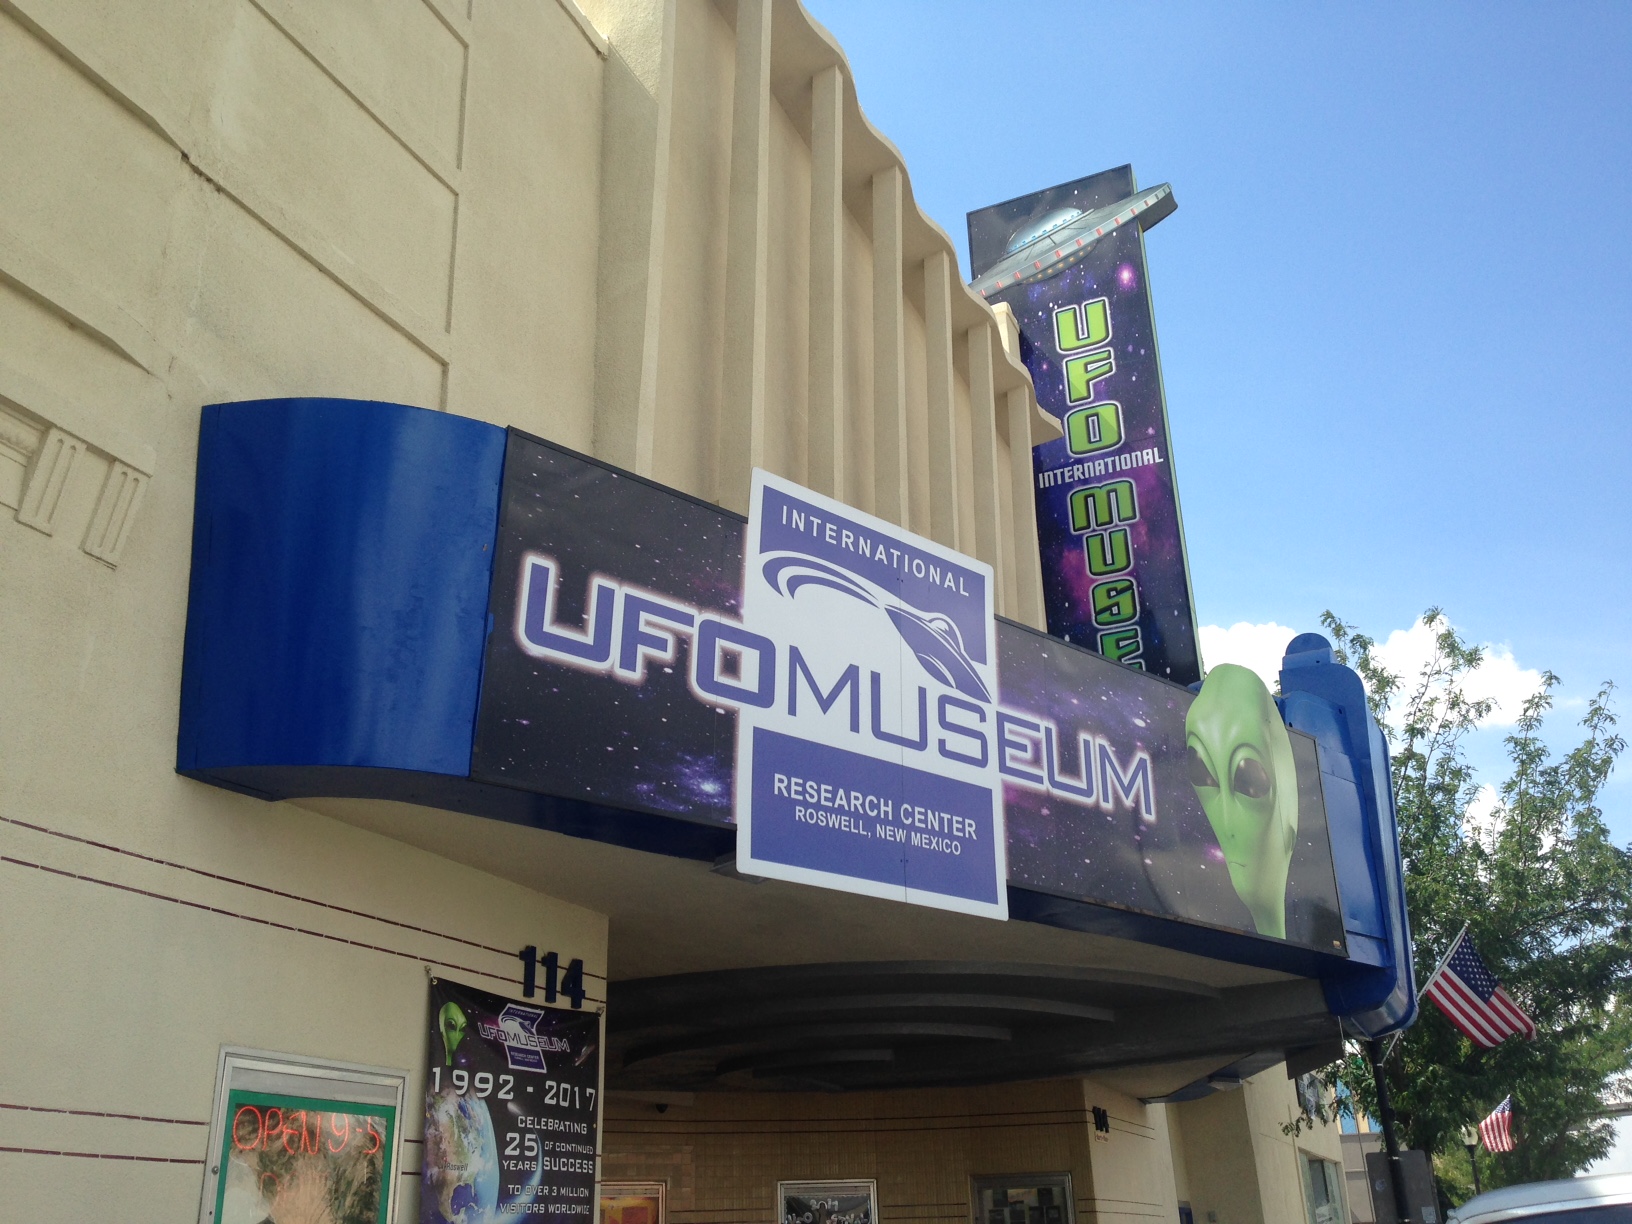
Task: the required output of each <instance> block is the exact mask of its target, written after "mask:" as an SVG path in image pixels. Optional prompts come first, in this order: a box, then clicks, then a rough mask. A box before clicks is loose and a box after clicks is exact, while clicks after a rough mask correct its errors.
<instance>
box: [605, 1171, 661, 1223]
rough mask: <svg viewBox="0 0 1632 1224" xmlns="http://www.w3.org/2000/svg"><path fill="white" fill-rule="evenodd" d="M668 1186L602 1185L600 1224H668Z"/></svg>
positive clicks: (621, 1183)
mask: <svg viewBox="0 0 1632 1224" xmlns="http://www.w3.org/2000/svg"><path fill="white" fill-rule="evenodd" d="M668 1195H669V1187H668V1183H667V1182H660V1181H657V1182H634V1181H613V1182H602V1183H601V1224H667V1215H668V1212H667V1206H668Z"/></svg>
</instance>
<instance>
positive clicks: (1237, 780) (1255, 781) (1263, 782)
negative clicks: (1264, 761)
mask: <svg viewBox="0 0 1632 1224" xmlns="http://www.w3.org/2000/svg"><path fill="white" fill-rule="evenodd" d="M1230 786H1231V788H1232V789H1233V790H1234V791H1235V793H1236V794H1238V795H1244V796H1245V797H1246V798H1248V799H1268V798H1269V789H1270V787H1269V775H1268V774H1267V773H1265V772H1264V767H1263V765H1261V764H1260V763H1259V762H1258V761H1256V760H1254V759H1253V758H1252V757H1243V758H1242V759H1241V763H1240V764H1239V765H1237V766H1236V767H1235V777H1234V778H1233V779H1232V780H1231V781H1230Z"/></svg>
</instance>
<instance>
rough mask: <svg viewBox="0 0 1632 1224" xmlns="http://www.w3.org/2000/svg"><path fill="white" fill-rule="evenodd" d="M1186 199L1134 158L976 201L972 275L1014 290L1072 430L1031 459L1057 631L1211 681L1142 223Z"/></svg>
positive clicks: (1045, 391) (1050, 404)
mask: <svg viewBox="0 0 1632 1224" xmlns="http://www.w3.org/2000/svg"><path fill="white" fill-rule="evenodd" d="M1174 207H1175V205H1174V202H1173V193H1172V190H1171V189H1170V188H1169V187H1168V186H1167V184H1165V183H1164V184H1161V185H1160V186H1157V187H1153V188H1149V189H1146V190H1144V191H1139V190H1136V187H1135V183H1134V177H1133V169H1132V167H1131V166H1122V167H1120V168H1118V169H1115V170H1107V171H1105V172H1104V173H1102V174H1095V175H1090V176H1089V177H1087V178H1083V179H1078V180H1076V181H1074V182H1070V183H1064V184H1061V185H1060V186H1058V187H1051V188H1049V189H1048V190H1046V191H1039V192H1036V193H1034V194H1032V195H1027V196H1022V197H1020V198H1019V199H1015V200H1009V201H1008V202H1006V203H1003V204H996V205H993V206H991V207H990V208H983V209H980V210H979V211H977V212H972V213H970V214H969V253H970V263H971V266H972V268H973V270H974V273H975V281H974V288H975V290H976V291H977V292H979V293H981V294H982V295H983V296H984V297H985V298H986V299H987V300H988V301H991V302H994V303H995V302H999V301H1001V302H1006V303H1008V304H1009V306H1010V307H1011V308H1012V309H1013V311H1014V314H1015V318H1016V320H1017V321H1018V322H1019V325H1020V339H1021V346H1020V347H1021V355H1022V356H1023V357H1024V359H1025V362H1026V365H1027V368H1029V369H1030V371H1031V376H1032V381H1033V382H1034V383H1035V384H1036V387H1037V399H1038V402H1039V403H1040V404H1041V405H1042V406H1043V408H1044V410H1045V411H1047V412H1049V413H1051V414H1053V415H1055V416H1057V417H1058V418H1059V419H1060V422H1061V424H1062V426H1063V427H1064V436H1063V437H1061V438H1058V439H1056V440H1055V441H1052V442H1046V443H1044V444H1043V445H1041V446H1038V447H1036V448H1035V449H1034V450H1033V452H1032V462H1033V469H1034V479H1035V482H1036V484H1035V492H1036V497H1037V536H1038V547H1039V549H1040V551H1041V553H1042V571H1043V602H1044V608H1045V611H1046V614H1047V618H1048V631H1049V632H1050V633H1052V634H1054V635H1055V636H1056V637H1061V638H1064V639H1065V640H1066V641H1069V642H1074V643H1076V644H1077V645H1080V646H1084V647H1087V648H1088V649H1089V650H1093V651H1095V652H1097V653H1099V654H1101V655H1104V656H1105V657H1106V658H1108V659H1114V660H1116V661H1118V662H1121V663H1125V664H1127V665H1129V666H1132V667H1138V668H1142V669H1144V670H1146V671H1149V672H1151V673H1152V674H1154V675H1158V676H1161V677H1163V678H1164V679H1168V680H1174V681H1177V682H1178V683H1180V684H1191V683H1194V682H1195V681H1197V680H1199V679H1201V666H1200V656H1199V653H1198V650H1197V645H1196V625H1195V613H1194V610H1193V606H1192V602H1191V596H1190V576H1189V569H1188V565H1187V562H1186V559H1185V551H1184V531H1183V523H1182V520H1181V518H1180V514H1179V500H1178V488H1177V485H1176V483H1175V480H1174V475H1173V457H1172V445H1171V442H1170V439H1169V436H1168V426H1167V406H1166V402H1165V400H1164V397H1163V391H1162V371H1161V365H1160V363H1159V361H1158V356H1157V348H1156V328H1155V322H1154V318H1153V316H1152V312H1151V302H1150V288H1149V283H1148V280H1147V278H1146V273H1145V240H1144V231H1145V230H1146V229H1147V228H1149V227H1150V226H1151V225H1154V224H1155V223H1156V222H1157V221H1159V220H1161V219H1162V218H1163V217H1165V216H1167V215H1169V214H1170V213H1171V212H1172V211H1173V209H1174Z"/></svg>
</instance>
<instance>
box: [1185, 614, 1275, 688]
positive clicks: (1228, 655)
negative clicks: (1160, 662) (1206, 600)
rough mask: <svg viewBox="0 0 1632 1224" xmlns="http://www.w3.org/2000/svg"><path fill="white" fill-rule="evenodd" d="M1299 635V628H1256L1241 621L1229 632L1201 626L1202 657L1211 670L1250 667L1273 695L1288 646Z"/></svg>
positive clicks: (1215, 627) (1270, 625) (1214, 627)
mask: <svg viewBox="0 0 1632 1224" xmlns="http://www.w3.org/2000/svg"><path fill="white" fill-rule="evenodd" d="M1297 636H1298V631H1297V630H1296V629H1288V628H1287V627H1286V626H1285V625H1277V624H1276V623H1275V622H1274V621H1270V622H1269V623H1268V624H1267V625H1254V624H1251V623H1250V622H1248V621H1237V622H1236V623H1235V624H1233V625H1231V626H1230V627H1229V628H1228V629H1225V628H1223V627H1222V626H1220V625H1203V626H1202V627H1201V657H1202V659H1203V660H1205V662H1206V664H1207V666H1208V667H1217V666H1218V665H1219V664H1220V663H1239V664H1240V665H1241V666H1242V667H1250V668H1251V669H1252V670H1253V671H1255V672H1257V673H1258V674H1259V675H1260V676H1262V677H1263V678H1264V683H1265V684H1267V685H1269V687H1270V691H1271V692H1273V691H1274V690H1275V687H1276V686H1277V685H1278V684H1279V683H1280V680H1281V656H1282V655H1284V654H1285V653H1286V644H1287V643H1288V642H1290V641H1291V640H1292V639H1293V638H1295V637H1297Z"/></svg>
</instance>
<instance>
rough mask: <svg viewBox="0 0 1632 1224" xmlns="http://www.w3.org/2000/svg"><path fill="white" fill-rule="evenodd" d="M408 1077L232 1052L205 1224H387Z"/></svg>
mask: <svg viewBox="0 0 1632 1224" xmlns="http://www.w3.org/2000/svg"><path fill="white" fill-rule="evenodd" d="M407 1082H408V1073H407V1072H406V1071H397V1070H392V1069H389V1068H384V1067H370V1066H364V1065H360V1064H356V1063H343V1062H334V1061H331V1060H328V1059H320V1058H302V1057H299V1056H297V1055H290V1054H278V1053H272V1052H269V1051H265V1050H248V1049H239V1048H236V1047H231V1046H224V1047H222V1050H221V1055H220V1059H219V1061H218V1063H217V1069H216V1085H215V1109H214V1112H213V1115H212V1117H211V1121H210V1132H209V1147H208V1149H207V1150H208V1157H207V1162H206V1164H205V1167H204V1192H203V1196H202V1202H201V1203H200V1206H199V1220H200V1221H201V1224H262V1222H263V1221H265V1220H269V1219H271V1220H284V1219H307V1218H310V1219H314V1220H318V1219H321V1220H330V1221H333V1224H387V1222H388V1221H389V1220H390V1219H391V1218H392V1214H393V1211H394V1208H395V1201H394V1200H395V1197H396V1196H395V1190H396V1182H397V1169H398V1166H399V1164H400V1160H401V1145H402V1137H401V1129H402V1128H401V1120H402V1105H403V1097H404V1093H405V1092H406V1090H407Z"/></svg>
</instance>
